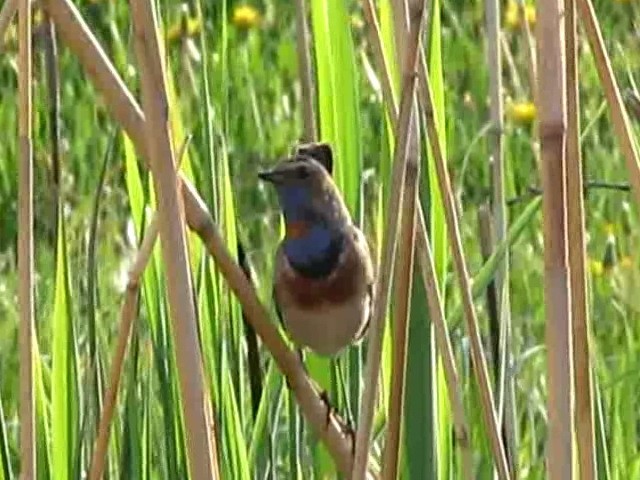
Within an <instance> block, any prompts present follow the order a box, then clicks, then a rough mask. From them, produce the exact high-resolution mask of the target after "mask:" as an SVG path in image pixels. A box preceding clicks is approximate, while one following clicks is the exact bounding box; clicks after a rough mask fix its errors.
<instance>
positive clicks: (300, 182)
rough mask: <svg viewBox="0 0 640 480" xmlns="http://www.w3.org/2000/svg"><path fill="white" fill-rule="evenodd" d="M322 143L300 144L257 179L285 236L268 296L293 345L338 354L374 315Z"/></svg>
mask: <svg viewBox="0 0 640 480" xmlns="http://www.w3.org/2000/svg"><path fill="white" fill-rule="evenodd" d="M332 167H333V155H332V152H331V147H330V146H329V145H327V144H323V143H320V144H315V143H314V144H305V145H301V146H299V147H298V149H297V151H296V153H295V154H294V155H293V157H291V158H288V159H287V160H284V161H283V162H281V163H280V164H278V165H277V166H276V167H275V168H274V169H272V170H270V171H266V172H262V173H260V174H259V176H260V178H261V179H262V180H266V181H268V182H271V183H272V184H273V185H274V186H275V188H276V190H277V192H278V197H279V200H280V206H281V208H282V212H283V215H284V220H285V225H286V235H285V237H284V239H283V240H282V242H281V243H280V245H279V247H278V250H277V253H276V260H275V272H274V298H275V303H276V307H277V310H278V313H279V315H280V319H281V320H282V322H283V323H284V326H285V328H286V329H287V331H288V332H289V335H290V336H291V339H292V340H293V341H294V342H295V343H296V344H297V346H298V347H308V348H310V349H311V350H313V351H315V352H316V353H319V354H321V355H327V356H331V355H336V354H337V353H339V352H340V351H341V350H342V349H343V348H345V347H347V346H349V345H351V344H353V343H355V342H357V341H358V340H359V339H360V338H361V337H362V336H363V334H364V333H365V331H366V329H367V326H368V324H369V317H370V315H371V309H372V291H373V275H374V274H373V265H372V263H371V255H370V253H369V247H368V245H367V241H366V239H365V237H364V235H363V234H362V232H361V231H360V230H359V229H358V228H357V227H356V226H354V225H353V222H352V221H351V217H350V215H349V211H348V210H347V207H346V205H345V204H344V201H343V200H342V197H341V195H340V191H339V190H338V188H337V187H336V185H335V183H334V182H333V179H332V177H331V173H332Z"/></svg>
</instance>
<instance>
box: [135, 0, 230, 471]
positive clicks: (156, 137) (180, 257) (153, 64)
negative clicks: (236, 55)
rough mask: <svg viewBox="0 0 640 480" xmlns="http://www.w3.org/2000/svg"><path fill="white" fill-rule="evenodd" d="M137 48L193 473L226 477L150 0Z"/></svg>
mask: <svg viewBox="0 0 640 480" xmlns="http://www.w3.org/2000/svg"><path fill="white" fill-rule="evenodd" d="M130 5H131V13H132V17H133V33H134V44H135V47H136V53H137V55H136V56H137V60H138V68H139V70H140V77H141V83H142V85H141V87H142V88H141V91H142V104H143V107H144V112H145V116H146V124H145V126H146V133H147V138H148V148H149V153H150V155H149V160H150V161H149V163H150V166H151V171H152V173H153V180H154V185H155V191H156V195H157V198H158V230H159V234H160V239H161V247H162V248H161V251H162V256H163V260H164V264H165V268H166V271H167V293H168V297H169V311H170V313H171V320H172V322H173V329H172V333H173V335H174V337H175V348H176V362H177V367H178V374H179V375H178V380H179V385H180V393H181V398H182V409H183V414H184V418H185V433H186V437H187V455H188V459H189V467H190V468H189V471H190V472H191V475H192V476H193V477H194V478H197V479H209V478H220V473H219V471H218V462H217V455H216V452H213V451H212V442H211V438H210V437H209V431H210V430H211V429H212V428H213V418H211V417H210V416H209V415H208V413H209V412H208V410H207V408H206V407H205V405H206V404H208V403H209V398H208V397H209V396H208V393H207V391H206V390H205V387H204V381H203V375H204V371H203V364H202V352H201V350H200V344H199V340H198V324H197V320H196V312H195V305H194V299H193V296H192V287H191V275H190V272H189V259H188V256H187V243H186V242H187V240H186V229H185V223H184V216H183V208H182V205H181V201H180V195H179V191H178V182H177V179H178V171H177V166H176V162H175V159H174V156H173V155H174V152H173V148H172V141H171V131H170V117H169V98H168V95H167V87H166V75H165V66H164V64H163V58H162V51H161V49H160V42H159V40H158V20H157V13H156V11H155V7H154V4H153V2H152V1H150V0H131V2H130Z"/></svg>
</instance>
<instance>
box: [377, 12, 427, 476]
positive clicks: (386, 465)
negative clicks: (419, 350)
mask: <svg viewBox="0 0 640 480" xmlns="http://www.w3.org/2000/svg"><path fill="white" fill-rule="evenodd" d="M393 14H394V15H393V17H394V24H395V28H394V33H395V38H396V45H397V47H398V48H396V57H397V58H396V60H397V62H398V64H399V65H400V68H401V69H402V75H403V77H406V76H407V75H411V74H412V71H411V70H410V68H411V65H407V64H406V63H404V64H403V60H404V58H405V56H406V48H407V45H408V42H409V41H410V38H409V35H410V32H411V31H412V30H418V31H419V30H421V27H422V21H423V18H424V16H425V15H424V1H423V0H415V1H412V0H395V1H394V3H393ZM408 22H411V23H410V24H409V23H408ZM419 45H420V43H419V40H418V48H419ZM416 106H417V104H416V101H415V93H414V97H413V107H412V112H411V114H410V116H411V120H410V124H409V139H408V145H407V159H406V167H405V178H404V187H403V193H402V205H401V209H400V212H401V214H400V226H399V239H398V247H397V253H396V258H395V266H394V268H393V275H394V276H395V279H394V282H393V286H394V316H393V320H394V321H393V348H392V364H391V386H390V394H389V411H388V415H387V435H386V439H385V445H384V453H383V460H382V478H383V479H386V480H395V479H396V478H397V477H398V470H399V465H398V464H399V461H398V459H399V454H400V438H401V433H402V429H403V421H402V418H403V413H402V412H403V407H404V396H405V389H406V372H407V344H408V341H407V338H408V328H409V315H410V311H411V287H412V285H413V266H414V254H415V231H416V222H415V216H416V215H415V213H416V212H415V209H416V201H417V198H418V197H417V195H418V180H419V175H420V137H419V132H420V125H419V123H418V118H419V117H418V114H417V110H416ZM389 273H391V272H389Z"/></svg>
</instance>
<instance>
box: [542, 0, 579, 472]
mask: <svg viewBox="0 0 640 480" xmlns="http://www.w3.org/2000/svg"><path fill="white" fill-rule="evenodd" d="M563 3H564V2H563V0H542V3H540V8H539V12H540V17H539V19H538V24H537V32H536V33H537V45H538V67H539V70H538V73H539V79H538V91H539V92H544V93H545V94H544V95H540V96H539V98H538V111H539V116H540V127H539V131H540V154H541V168H542V191H543V195H542V208H543V229H544V232H543V233H544V293H545V313H546V332H545V337H546V345H547V388H548V399H547V402H548V403H547V416H548V433H547V436H548V442H547V455H548V457H547V469H548V470H547V475H548V478H549V479H550V480H567V479H572V478H573V464H572V462H573V440H572V433H573V424H572V423H573V422H572V419H573V412H572V408H571V402H572V398H571V396H572V388H571V386H572V380H573V379H572V375H571V360H572V359H571V337H570V334H571V303H570V302H571V299H570V295H571V288H570V283H569V280H570V279H569V270H568V265H567V241H568V239H567V219H566V204H567V203H566V192H565V178H566V165H565V150H564V148H565V140H566V139H565V134H566V131H565V129H566V110H565V108H566V91H565V89H566V83H565V72H566V70H565V58H564V28H563V26H564V23H563V16H564V8H563Z"/></svg>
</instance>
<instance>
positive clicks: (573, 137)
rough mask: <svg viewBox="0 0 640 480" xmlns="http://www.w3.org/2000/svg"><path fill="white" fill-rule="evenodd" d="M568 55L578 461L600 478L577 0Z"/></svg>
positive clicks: (585, 478)
mask: <svg viewBox="0 0 640 480" xmlns="http://www.w3.org/2000/svg"><path fill="white" fill-rule="evenodd" d="M565 37H566V38H565V42H566V44H565V49H566V59H567V78H566V82H567V143H566V147H565V148H566V153H565V154H566V163H567V181H566V188H567V228H568V233H567V234H568V237H569V238H570V239H571V241H570V242H568V245H567V248H568V255H569V256H568V260H569V271H570V282H571V317H572V318H571V321H572V328H573V330H572V334H573V362H574V371H573V375H574V391H575V392H576V395H575V409H576V410H575V415H576V418H575V426H576V440H577V444H578V464H579V467H580V478H581V479H582V480H594V479H595V478H596V451H595V444H594V424H593V385H592V382H591V359H590V353H589V330H590V328H589V311H588V309H587V277H586V248H585V214H584V202H583V200H584V195H583V192H584V187H583V174H582V158H581V155H580V98H579V93H578V35H577V26H576V6H575V0H565Z"/></svg>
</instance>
